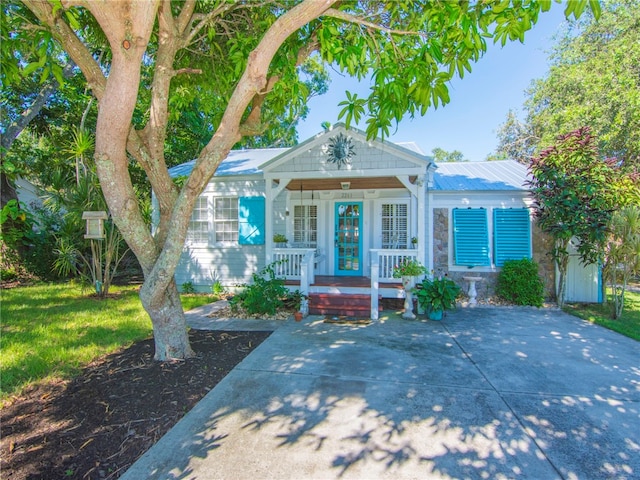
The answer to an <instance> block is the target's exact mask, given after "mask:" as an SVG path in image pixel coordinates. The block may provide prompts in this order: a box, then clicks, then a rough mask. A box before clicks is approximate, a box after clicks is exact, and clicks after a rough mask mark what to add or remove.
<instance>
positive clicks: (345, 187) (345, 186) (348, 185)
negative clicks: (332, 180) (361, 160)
mask: <svg viewBox="0 0 640 480" xmlns="http://www.w3.org/2000/svg"><path fill="white" fill-rule="evenodd" d="M340 186H341V187H342V189H343V190H349V189H350V188H351V182H340Z"/></svg>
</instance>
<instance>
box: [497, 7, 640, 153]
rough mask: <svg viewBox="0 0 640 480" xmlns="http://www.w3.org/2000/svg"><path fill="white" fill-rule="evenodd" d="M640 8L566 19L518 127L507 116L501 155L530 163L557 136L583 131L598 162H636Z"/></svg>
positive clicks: (639, 146)
mask: <svg viewBox="0 0 640 480" xmlns="http://www.w3.org/2000/svg"><path fill="white" fill-rule="evenodd" d="M639 39H640V8H638V3H637V2H636V1H635V0H620V1H607V2H606V3H605V7H604V8H603V11H602V15H601V16H600V17H599V18H598V19H596V18H594V16H593V15H592V14H590V13H587V14H586V15H584V17H581V18H580V19H579V20H575V21H570V22H569V24H568V27H567V29H566V30H565V31H564V33H562V34H561V35H560V36H559V38H558V40H557V42H556V44H555V45H554V46H553V48H552V50H551V53H550V57H549V59H550V62H551V67H550V70H549V72H548V74H547V75H546V76H545V77H543V78H540V79H537V80H535V81H534V82H532V85H531V87H530V88H529V89H528V90H527V93H526V95H527V100H526V102H525V105H524V108H525V112H526V120H525V121H524V122H521V121H519V120H518V119H517V117H515V115H514V114H513V112H510V113H509V115H508V117H507V119H506V121H505V123H504V124H503V125H502V126H501V127H500V130H499V131H498V140H499V145H498V149H497V151H498V154H499V155H503V156H507V157H509V158H514V159H516V160H518V161H519V162H521V163H528V162H529V161H530V159H531V156H532V155H533V154H534V153H535V152H539V151H540V150H541V149H542V148H545V147H546V146H548V145H551V144H553V142H554V141H555V138H556V137H557V136H558V135H562V134H566V133H568V132H570V131H573V130H575V129H577V128H580V127H584V126H588V127H590V128H591V132H592V134H593V135H595V136H596V137H597V141H598V148H599V151H600V152H601V154H602V156H603V157H616V158H618V159H619V160H620V161H625V162H626V163H627V164H632V163H635V164H638V163H639V162H640V160H639V159H640V76H639V75H638V65H640V41H639Z"/></svg>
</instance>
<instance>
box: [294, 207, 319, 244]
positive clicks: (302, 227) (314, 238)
mask: <svg viewBox="0 0 640 480" xmlns="http://www.w3.org/2000/svg"><path fill="white" fill-rule="evenodd" d="M293 243H294V244H296V245H299V246H303V247H305V248H316V246H317V244H318V207H317V205H295V206H294V207H293Z"/></svg>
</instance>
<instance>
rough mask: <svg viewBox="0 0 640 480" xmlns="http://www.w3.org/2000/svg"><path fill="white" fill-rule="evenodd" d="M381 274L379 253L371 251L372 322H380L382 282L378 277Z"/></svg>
mask: <svg viewBox="0 0 640 480" xmlns="http://www.w3.org/2000/svg"><path fill="white" fill-rule="evenodd" d="M379 273H380V259H379V257H378V252H377V251H375V250H372V251H371V320H378V317H379V312H378V291H379V285H380V282H379V281H378V280H379V279H378V275H379Z"/></svg>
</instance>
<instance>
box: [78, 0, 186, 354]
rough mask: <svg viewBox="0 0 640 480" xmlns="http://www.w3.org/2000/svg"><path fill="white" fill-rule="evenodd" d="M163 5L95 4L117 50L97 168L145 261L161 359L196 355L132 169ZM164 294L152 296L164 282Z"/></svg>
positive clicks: (143, 293)
mask: <svg viewBox="0 0 640 480" xmlns="http://www.w3.org/2000/svg"><path fill="white" fill-rule="evenodd" d="M157 6H158V4H157V3H155V2H138V1H135V0H132V1H129V2H125V1H120V2H112V3H100V4H98V3H90V4H89V8H90V10H91V12H92V13H93V15H94V16H95V17H96V19H97V20H98V22H99V23H100V25H101V26H102V27H103V30H104V32H105V34H106V35H107V37H108V39H109V43H110V45H111V48H112V53H113V61H112V64H111V70H110V72H109V78H108V79H107V83H106V86H105V90H104V95H103V96H102V99H101V100H100V104H99V111H98V119H97V123H96V153H95V160H96V171H97V173H98V178H99V179H100V185H101V186H102V190H103V192H104V196H105V199H106V200H107V203H108V205H109V210H110V212H111V215H112V217H113V219H114V221H115V223H116V225H117V226H118V228H119V230H120V232H121V233H122V236H123V237H124V239H125V240H126V242H127V244H128V245H129V246H130V247H131V249H132V250H133V252H134V253H135V255H136V257H137V258H138V260H139V261H140V265H141V266H142V270H143V272H144V275H145V284H144V285H143V287H142V289H141V290H140V299H141V301H142V305H143V306H144V308H145V310H146V311H147V313H148V314H149V316H150V317H151V321H152V323H153V330H154V337H155V339H156V352H155V359H156V360H169V359H172V358H188V357H190V356H192V355H193V352H192V350H191V348H190V346H189V338H188V336H187V328H186V323H185V318H184V313H183V311H182V305H181V304H180V297H179V295H178V291H177V288H176V285H175V282H174V281H173V279H172V276H173V273H172V272H171V273H169V272H167V271H166V270H164V269H158V268H155V269H154V266H156V263H157V261H158V258H159V250H160V248H159V246H158V245H157V244H156V241H155V239H154V238H153V237H152V236H151V233H150V232H149V230H148V228H147V225H146V224H145V222H144V220H143V218H142V215H141V213H140V209H139V207H138V201H137V198H136V195H135V192H134V189H133V185H132V184H131V178H130V177H129V173H128V157H127V152H126V150H127V139H128V136H129V130H130V125H131V118H132V115H133V109H134V107H135V105H136V100H137V97H138V89H139V84H140V65H141V58H142V55H143V54H144V52H145V50H146V48H147V42H148V40H149V36H150V34H151V30H152V27H153V23H154V20H155V12H156V9H157ZM167 275H171V280H170V281H169V282H167V283H165V285H167V286H166V287H165V288H164V292H163V293H164V294H163V295H154V296H150V295H149V292H151V291H153V286H155V285H158V284H162V283H163V281H164V280H165V277H166V276H167Z"/></svg>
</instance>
